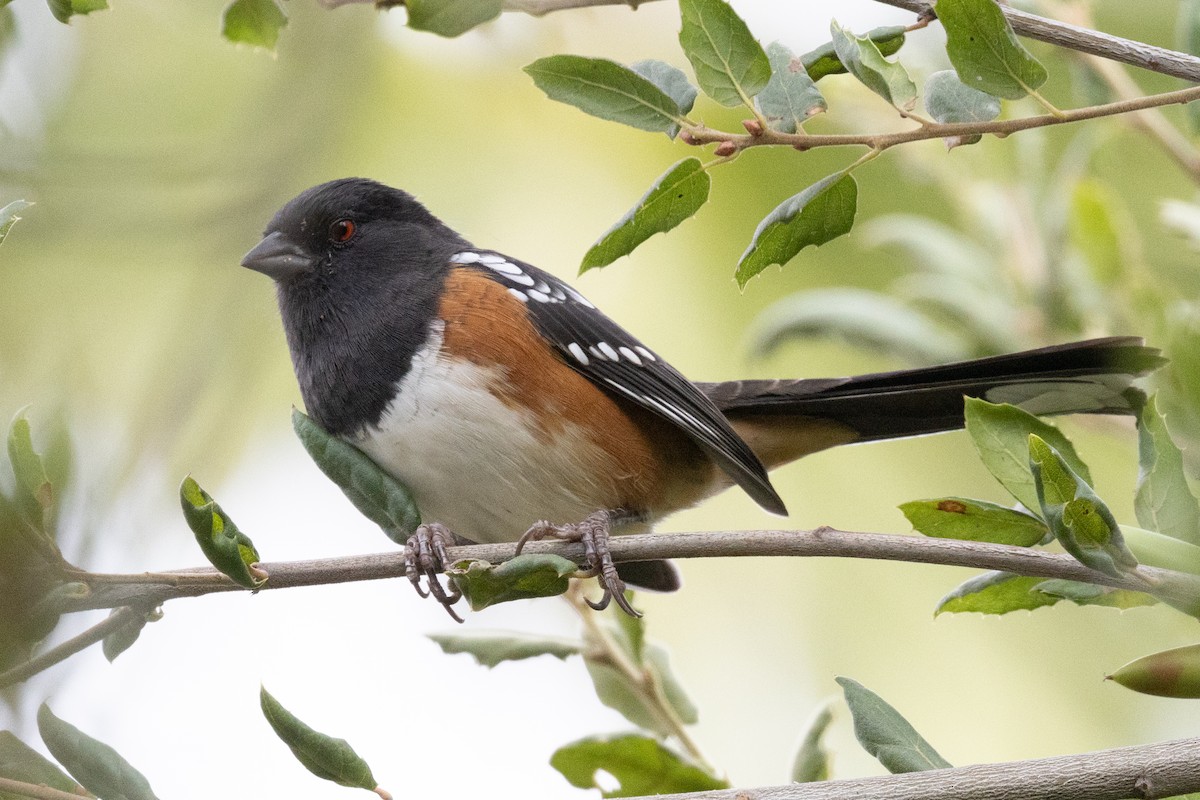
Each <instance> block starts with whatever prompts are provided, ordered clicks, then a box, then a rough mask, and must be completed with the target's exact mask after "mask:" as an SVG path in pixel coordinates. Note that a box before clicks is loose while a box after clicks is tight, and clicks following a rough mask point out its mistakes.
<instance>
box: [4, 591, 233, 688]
mask: <svg viewBox="0 0 1200 800" xmlns="http://www.w3.org/2000/svg"><path fill="white" fill-rule="evenodd" d="M222 577H224V576H222ZM143 614H145V612H144V611H141V610H139V609H136V608H130V607H125V608H121V609H120V610H118V611H116V612H115V613H113V614H111V615H110V616H109V617H108V618H107V619H105V620H104V621H103V622H100V623H98V624H96V625H93V626H92V627H90V628H88V629H87V630H86V631H84V632H83V633H81V634H79V635H78V636H73V637H71V638H70V639H68V640H67V641H65V642H63V643H62V644H60V645H58V646H57V647H52V648H51V649H49V650H47V651H46V652H44V653H42V654H41V655H39V656H35V657H34V658H31V659H29V660H28V661H26V662H24V663H22V664H17V665H16V666H15V667H13V668H11V669H8V670H5V671H4V672H0V689H4V688H6V687H8V686H12V685H13V684H16V683H20V682H21V681H23V680H26V679H27V678H30V677H32V676H33V675H36V674H38V673H39V672H41V671H43V670H46V669H49V668H50V667H52V666H54V665H55V664H57V663H59V662H60V661H66V660H67V659H68V658H70V657H71V656H73V655H75V654H76V653H78V652H79V651H81V650H85V649H87V648H88V647H91V646H92V645H94V644H95V643H96V642H99V641H101V640H103V639H104V637H105V636H108V635H109V634H110V633H116V632H117V631H119V630H121V628H124V627H125V626H126V625H132V624H133V623H134V622H136V621H137V620H138V619H139V618H140V617H141V616H142V615H143Z"/></svg>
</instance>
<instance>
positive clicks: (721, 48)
mask: <svg viewBox="0 0 1200 800" xmlns="http://www.w3.org/2000/svg"><path fill="white" fill-rule="evenodd" d="M679 11H680V14H681V15H682V18H683V27H682V28H681V29H680V31H679V44H680V45H682V47H683V52H684V54H685V55H686V56H687V57H688V61H690V62H692V69H693V70H694V71H695V73H696V81H697V82H698V83H699V84H700V88H701V89H703V90H704V93H705V94H707V95H708V96H709V97H711V98H712V99H714V100H716V101H717V102H718V103H720V104H721V105H723V106H736V105H738V104H739V103H742V104H746V105H749V103H750V98H752V97H754V95H756V94H758V93H759V92H761V91H762V90H763V87H765V86H766V85H767V82H768V81H769V80H770V79H771V62H770V61H768V60H767V54H766V53H765V52H764V51H763V49H762V45H760V44H759V43H758V40H757V39H755V38H754V35H753V34H752V33H750V29H749V28H748V27H746V23H745V22H743V21H742V18H741V17H739V16H738V15H737V12H735V11H734V10H733V9H732V8H731V7H730V6H729V4H728V3H726V2H725V0H679Z"/></svg>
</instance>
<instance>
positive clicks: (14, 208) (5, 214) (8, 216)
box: [0, 200, 33, 244]
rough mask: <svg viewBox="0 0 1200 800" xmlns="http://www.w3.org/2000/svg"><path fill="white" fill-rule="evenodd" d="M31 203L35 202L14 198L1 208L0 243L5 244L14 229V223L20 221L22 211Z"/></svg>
mask: <svg viewBox="0 0 1200 800" xmlns="http://www.w3.org/2000/svg"><path fill="white" fill-rule="evenodd" d="M31 205H33V203H30V202H28V201H26V200H13V201H12V202H11V203H9V204H8V205H6V206H5V207H4V208H0V244H4V239H5V238H6V237H7V236H8V232H9V231H11V230H12V227H13V225H16V224H17V222H19V221H20V219H21V212H22V211H24V210H25V209H27V208H29V207H30V206H31Z"/></svg>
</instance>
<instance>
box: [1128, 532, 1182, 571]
mask: <svg viewBox="0 0 1200 800" xmlns="http://www.w3.org/2000/svg"><path fill="white" fill-rule="evenodd" d="M1121 534H1122V535H1123V536H1124V537H1125V544H1126V545H1127V546H1128V547H1129V550H1130V552H1132V553H1133V555H1134V556H1135V557H1136V558H1137V560H1138V563H1139V564H1145V565H1146V566H1148V567H1159V568H1161V569H1173V570H1178V571H1180V572H1190V573H1192V574H1193V575H1200V547H1198V546H1196V545H1194V544H1188V543H1187V542H1185V541H1183V540H1181V539H1176V538H1175V537H1173V536H1167V535H1166V534H1162V533H1157V532H1155V531H1148V530H1145V529H1144V528H1135V527H1133V526H1132V525H1122V526H1121Z"/></svg>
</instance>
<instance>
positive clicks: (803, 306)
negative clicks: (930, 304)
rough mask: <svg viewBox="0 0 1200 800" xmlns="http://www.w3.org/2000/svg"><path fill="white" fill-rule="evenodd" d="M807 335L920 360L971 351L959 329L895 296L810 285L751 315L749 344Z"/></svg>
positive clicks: (771, 344) (761, 350) (764, 346)
mask: <svg viewBox="0 0 1200 800" xmlns="http://www.w3.org/2000/svg"><path fill="white" fill-rule="evenodd" d="M806 336H834V337H839V338H841V339H844V340H845V341H847V342H850V343H851V344H854V345H856V346H858V347H863V348H866V349H868V350H873V351H875V352H879V353H883V354H886V355H889V356H893V357H896V358H899V359H902V360H904V361H907V362H910V363H918V364H945V363H949V362H951V361H961V360H963V359H965V358H968V357H970V355H971V350H970V349H969V347H968V344H967V342H966V341H964V340H962V338H961V337H959V336H958V334H957V333H955V332H954V331H953V330H951V329H949V328H947V327H945V326H943V325H940V324H938V323H937V322H934V321H933V320H932V319H930V318H929V317H928V316H927V315H925V314H923V313H921V312H920V311H918V310H916V309H914V308H911V307H910V306H908V305H906V304H904V303H902V302H901V301H899V300H897V299H895V298H894V297H891V296H889V295H886V294H883V293H882V292H876V291H871V290H868V289H842V288H835V289H809V290H805V291H802V292H797V293H796V294H793V295H789V296H788V297H785V298H783V299H782V300H778V301H776V302H774V303H772V304H771V305H770V306H768V307H767V308H766V309H764V310H763V312H762V313H761V314H759V315H758V318H757V319H755V321H754V329H753V331H752V333H751V337H752V343H751V350H752V351H753V352H754V353H755V354H756V355H766V354H768V353H771V352H772V351H774V350H775V349H776V348H777V347H779V346H780V345H782V344H783V343H784V342H786V341H788V340H790V339H794V338H801V337H806Z"/></svg>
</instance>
